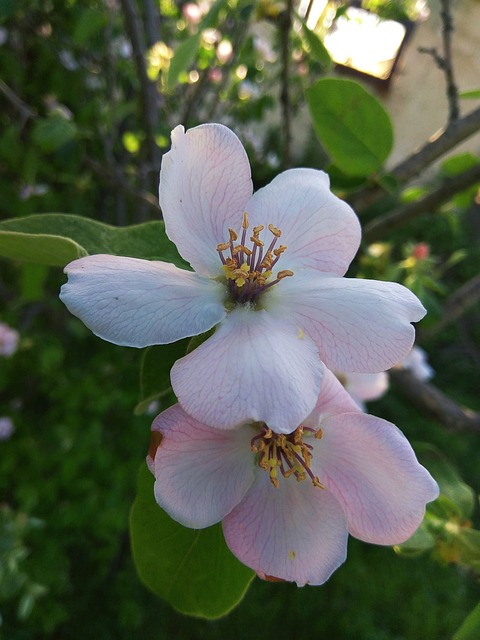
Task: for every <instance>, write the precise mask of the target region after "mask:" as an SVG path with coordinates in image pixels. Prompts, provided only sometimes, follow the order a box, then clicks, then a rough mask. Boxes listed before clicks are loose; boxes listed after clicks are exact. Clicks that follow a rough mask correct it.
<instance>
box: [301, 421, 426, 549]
mask: <svg viewBox="0 0 480 640" xmlns="http://www.w3.org/2000/svg"><path fill="white" fill-rule="evenodd" d="M322 429H323V437H322V439H321V440H315V441H313V442H312V445H313V447H314V450H313V459H312V467H311V468H312V472H313V473H315V474H317V475H318V477H319V478H320V481H321V482H322V483H324V484H325V485H326V487H327V489H328V490H329V491H331V492H332V493H333V494H334V495H335V497H336V498H337V500H338V501H339V502H340V504H341V505H342V506H343V509H344V511H345V516H346V518H347V521H348V529H349V531H350V533H351V534H352V535H354V536H355V537H356V538H359V539H360V540H364V541H366V542H373V543H375V544H399V543H401V542H404V541H405V540H407V539H408V538H409V537H410V536H411V535H412V534H413V532H414V531H415V530H416V529H417V528H418V527H419V525H420V523H421V522H422V519H423V516H424V514H425V504H426V503H427V502H430V501H431V500H435V499H436V498H437V497H438V485H437V483H436V482H435V480H434V479H433V478H432V477H431V475H430V474H429V473H428V471H427V470H426V469H425V468H424V467H422V465H420V464H419V462H418V461H417V459H416V457H415V453H414V452H413V449H412V447H411V446H410V444H409V443H408V440H407V439H406V438H405V436H404V435H403V434H402V432H401V431H400V430H399V429H397V427H396V426H395V425H393V424H391V423H390V422H387V421H386V420H382V419H380V418H376V417H374V416H370V415H366V414H364V413H354V414H344V415H339V416H334V417H332V418H329V419H327V420H326V421H325V422H324V423H323V424H322Z"/></svg>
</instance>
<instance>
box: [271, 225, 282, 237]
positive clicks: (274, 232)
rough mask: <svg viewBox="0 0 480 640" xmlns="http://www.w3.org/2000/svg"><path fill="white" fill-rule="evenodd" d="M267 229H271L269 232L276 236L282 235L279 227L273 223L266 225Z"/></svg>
mask: <svg viewBox="0 0 480 640" xmlns="http://www.w3.org/2000/svg"><path fill="white" fill-rule="evenodd" d="M268 230H269V231H271V233H273V235H274V236H275V237H276V238H280V236H281V235H282V232H281V231H280V229H277V227H274V226H273V224H269V225H268Z"/></svg>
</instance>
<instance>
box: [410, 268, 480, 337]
mask: <svg viewBox="0 0 480 640" xmlns="http://www.w3.org/2000/svg"><path fill="white" fill-rule="evenodd" d="M479 300H480V274H479V275H476V276H474V277H473V278H471V279H470V280H468V282H466V283H465V284H464V285H463V286H462V287H460V289H458V291H455V293H454V294H453V295H452V296H451V297H450V298H449V299H448V300H447V301H446V302H445V305H444V307H443V315H442V318H441V319H440V320H439V321H438V322H437V324H436V325H434V326H433V327H430V328H428V329H421V328H419V329H418V330H417V334H418V338H417V339H418V340H419V341H422V340H426V339H428V338H431V337H432V336H434V335H436V334H437V333H438V332H439V331H441V330H442V329H444V328H445V327H446V326H448V325H449V324H451V323H452V322H455V321H456V320H458V319H459V318H461V317H462V316H463V315H464V314H465V313H466V312H467V311H468V310H469V309H470V308H471V307H472V306H473V305H474V304H476V303H477V302H478V301H479Z"/></svg>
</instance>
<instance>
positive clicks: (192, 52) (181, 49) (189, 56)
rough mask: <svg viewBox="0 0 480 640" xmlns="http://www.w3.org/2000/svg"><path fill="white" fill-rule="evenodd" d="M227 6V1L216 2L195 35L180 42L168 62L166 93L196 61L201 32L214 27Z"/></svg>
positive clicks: (218, 0) (217, 0) (171, 89)
mask: <svg viewBox="0 0 480 640" xmlns="http://www.w3.org/2000/svg"><path fill="white" fill-rule="evenodd" d="M227 4H228V0H216V2H214V3H213V5H212V7H211V8H210V11H209V12H208V13H207V15H206V16H205V17H204V18H203V20H202V21H201V23H200V24H199V25H198V31H197V33H195V34H193V35H192V36H190V37H189V38H188V40H185V41H184V42H182V43H181V44H180V45H179V46H178V47H177V48H176V49H175V53H174V55H173V58H172V59H171V60H170V66H169V68H168V73H167V80H166V84H167V90H168V91H173V89H174V88H175V85H176V83H177V80H178V76H179V75H180V74H181V73H183V72H184V71H187V70H188V68H189V67H190V65H191V64H192V63H193V61H194V60H195V59H196V57H197V54H198V49H199V47H200V40H201V35H202V31H203V30H204V29H211V28H213V27H215V26H216V24H217V21H218V15H219V13H220V11H221V10H222V9H223V7H224V6H226V5H227Z"/></svg>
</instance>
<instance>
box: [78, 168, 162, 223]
mask: <svg viewBox="0 0 480 640" xmlns="http://www.w3.org/2000/svg"><path fill="white" fill-rule="evenodd" d="M84 160H85V163H86V164H87V165H88V166H89V167H90V168H91V169H92V170H93V171H94V172H95V173H96V174H97V175H99V176H100V177H102V178H104V179H105V180H106V181H107V182H109V183H110V184H111V185H113V186H114V187H115V188H116V189H120V190H121V191H123V192H124V193H126V194H127V195H129V196H133V197H134V198H135V199H137V200H141V201H142V202H144V203H145V204H147V205H149V206H150V207H153V208H154V209H155V211H156V213H157V216H158V212H159V210H160V205H159V204H158V200H157V198H156V196H154V195H153V194H152V193H149V192H148V191H143V190H137V189H134V188H133V187H131V186H130V184H129V182H128V179H127V176H126V175H125V174H124V173H123V171H121V170H117V169H115V168H107V167H105V166H104V165H103V164H102V163H101V162H98V161H97V160H94V159H93V158H85V159H84Z"/></svg>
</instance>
